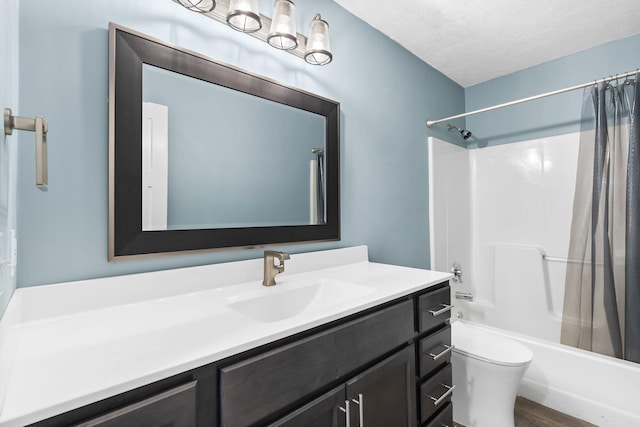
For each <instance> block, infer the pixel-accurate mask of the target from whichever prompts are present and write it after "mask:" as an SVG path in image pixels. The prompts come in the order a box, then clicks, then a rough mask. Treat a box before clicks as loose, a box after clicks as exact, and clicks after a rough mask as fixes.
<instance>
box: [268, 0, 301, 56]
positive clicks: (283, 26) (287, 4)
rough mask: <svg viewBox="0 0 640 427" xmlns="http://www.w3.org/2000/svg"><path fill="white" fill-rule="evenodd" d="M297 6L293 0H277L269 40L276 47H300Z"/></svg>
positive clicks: (287, 48)
mask: <svg viewBox="0 0 640 427" xmlns="http://www.w3.org/2000/svg"><path fill="white" fill-rule="evenodd" d="M295 8H296V7H295V5H294V4H293V2H292V1H291V0H276V2H275V4H274V6H273V18H272V21H271V30H270V31H269V35H268V36H267V41H268V42H269V44H270V45H271V46H273V47H275V48H276V49H283V50H291V49H295V48H296V47H298V37H297V33H296V16H295Z"/></svg>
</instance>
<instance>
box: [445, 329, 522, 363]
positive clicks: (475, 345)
mask: <svg viewBox="0 0 640 427" xmlns="http://www.w3.org/2000/svg"><path fill="white" fill-rule="evenodd" d="M451 341H452V343H453V345H454V346H455V348H454V349H453V351H454V352H455V353H459V354H462V355H464V356H468V357H471V358H474V359H478V360H482V361H484V362H487V363H491V364H494V365H502V366H524V365H528V364H529V363H530V362H531V360H532V359H533V353H532V352H531V350H529V349H528V348H527V347H526V346H524V345H522V344H520V343H519V342H516V341H513V340H510V339H508V338H505V337H502V336H499V335H497V334H492V333H488V332H485V331H483V330H480V329H477V328H474V327H473V326H469V325H467V324H465V323H463V322H461V321H457V322H453V323H452V324H451Z"/></svg>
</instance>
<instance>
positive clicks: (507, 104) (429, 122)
mask: <svg viewBox="0 0 640 427" xmlns="http://www.w3.org/2000/svg"><path fill="white" fill-rule="evenodd" d="M638 73H640V69H636V70H635V71H628V72H626V73H622V74H616V75H615V76H609V77H604V78H602V79H599V80H592V81H590V82H587V83H582V84H579V85H575V86H571V87H566V88H564V89H558V90H554V91H551V92H546V93H542V94H540V95H535V96H530V97H528V98H522V99H518V100H516V101H510V102H505V103H504V104H498V105H494V106H492V107H486V108H481V109H479V110H475V111H470V112H468V113H463V114H457V115H455V116H450V117H445V118H443V119H438V120H427V127H428V128H430V127H432V126H433V125H437V124H438V123H442V122H446V121H448V120H454V119H461V118H463V117H467V116H473V115H475V114H480V113H486V112H487V111H493V110H497V109H499V108H504V107H510V106H512V105H517V104H522V103H524V102H529V101H535V100H536V99H541V98H546V97H548V96H553V95H560V94H561V93H566V92H571V91H574V90H578V89H583V88H585V87H589V86H591V85H594V84H598V83H601V82H610V81H612V80H620V79H626V78H628V77H631V76H634V75H636V74H638Z"/></svg>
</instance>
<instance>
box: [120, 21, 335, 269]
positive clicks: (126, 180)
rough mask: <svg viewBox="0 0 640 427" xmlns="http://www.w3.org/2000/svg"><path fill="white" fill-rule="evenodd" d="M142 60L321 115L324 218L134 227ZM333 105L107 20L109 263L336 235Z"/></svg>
mask: <svg viewBox="0 0 640 427" xmlns="http://www.w3.org/2000/svg"><path fill="white" fill-rule="evenodd" d="M143 64H149V65H153V66H156V67H160V68H164V69H166V70H170V71H173V72H176V73H180V74H183V75H186V76H191V77H194V78H197V79H200V80H203V81H207V82H210V83H213V84H217V85H222V86H225V87H227V88H231V89H235V90H238V91H241V92H245V93H247V94H251V95H254V96H257V97H261V98H264V99H268V100H271V101H275V102H278V103H281V104H285V105H288V106H291V107H294V108H299V109H302V110H305V111H309V112H312V113H316V114H319V115H322V116H324V117H325V119H326V143H325V161H326V223H325V224H317V225H291V226H275V227H271V226H265V227H247V228H218V229H213V228H212V229H191V230H163V231H142V66H143ZM339 119H340V104H339V103H337V102H334V101H331V100H328V99H325V98H321V97H318V96H316V95H313V94H310V93H307V92H304V91H301V90H299V89H295V88H292V87H288V86H285V85H282V84H280V83H278V82H275V81H273V80H269V79H267V78H264V77H261V76H258V75H255V74H252V73H249V72H247V71H244V70H241V69H238V68H235V67H232V66H229V65H226V64H222V63H219V62H216V61H214V60H212V59H210V58H207V57H204V56H202V55H199V54H197V53H195V52H190V51H187V50H183V49H180V48H178V47H176V46H173V45H170V44H167V43H164V42H162V41H160V40H156V39H153V38H151V37H148V36H146V35H144V34H140V33H138V32H135V31H132V30H129V29H126V28H124V27H121V26H118V25H115V24H110V25H109V260H110V261H112V260H117V259H122V258H137V257H149V256H159V255H169V254H176V253H186V252H194V251H197V252H203V251H212V250H221V249H231V248H250V247H262V246H268V245H282V244H287V243H303V242H319V241H335V240H340V194H339V193H340V179H339V174H340V167H339V155H340V123H339Z"/></svg>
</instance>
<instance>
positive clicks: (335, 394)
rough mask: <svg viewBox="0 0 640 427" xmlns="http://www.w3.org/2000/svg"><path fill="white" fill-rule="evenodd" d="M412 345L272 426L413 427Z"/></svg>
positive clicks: (414, 423) (271, 426)
mask: <svg viewBox="0 0 640 427" xmlns="http://www.w3.org/2000/svg"><path fill="white" fill-rule="evenodd" d="M414 390H415V357H414V349H413V345H411V346H409V347H405V348H404V349H402V350H400V351H398V352H396V353H394V354H393V355H391V356H389V357H387V358H386V359H384V360H383V361H381V362H379V363H377V364H375V365H374V366H372V367H371V368H369V369H367V370H365V371H364V372H362V373H360V374H358V375H356V376H355V377H353V378H352V379H350V380H349V381H347V382H346V383H345V384H344V385H342V386H339V387H337V388H335V389H333V390H331V391H330V392H328V393H326V394H324V395H322V396H321V397H319V398H317V399H315V400H313V401H312V402H311V403H309V404H306V405H304V406H303V407H301V408H300V409H296V410H294V411H293V412H292V413H291V414H289V415H287V416H285V417H284V418H282V419H280V420H278V421H276V422H274V423H272V424H269V426H270V427H275V426H278V427H300V426H305V427H307V426H317V427H337V426H339V427H342V426H345V425H347V423H346V420H347V418H349V421H350V422H349V425H350V426H361V425H366V426H367V427H389V426H394V427H413V426H415V425H416V423H417V421H416V411H415V407H416V404H415V393H414Z"/></svg>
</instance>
